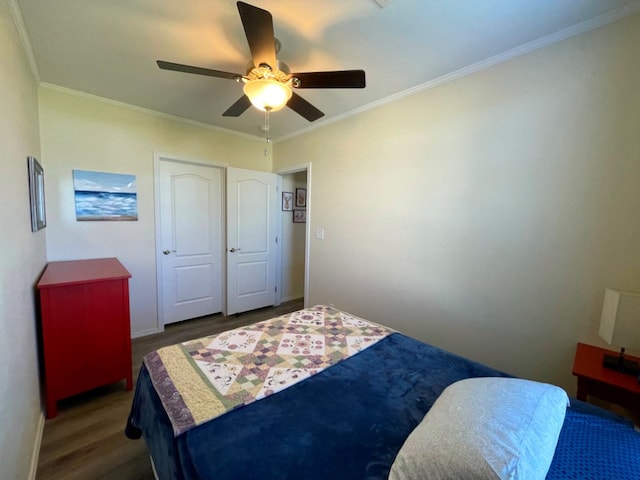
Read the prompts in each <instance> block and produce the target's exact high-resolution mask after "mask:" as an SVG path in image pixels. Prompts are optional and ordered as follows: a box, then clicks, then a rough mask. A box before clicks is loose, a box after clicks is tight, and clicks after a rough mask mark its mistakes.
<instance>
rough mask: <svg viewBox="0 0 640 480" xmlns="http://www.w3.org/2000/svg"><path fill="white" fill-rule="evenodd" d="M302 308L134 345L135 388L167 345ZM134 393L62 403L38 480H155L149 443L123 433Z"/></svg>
mask: <svg viewBox="0 0 640 480" xmlns="http://www.w3.org/2000/svg"><path fill="white" fill-rule="evenodd" d="M301 308H303V301H302V300H292V301H290V302H286V303H283V304H282V305H280V306H278V307H273V308H263V309H259V310H254V311H252V312H247V313H244V314H242V315H239V316H238V317H236V316H230V317H223V316H222V315H212V316H210V317H202V318H198V319H195V320H188V321H185V322H181V323H177V324H173V325H169V326H167V328H166V329H165V332H164V333H160V334H157V335H150V336H148V337H143V338H138V339H135V340H133V341H132V357H133V374H134V385H135V381H136V379H137V376H138V370H139V367H140V364H141V362H142V357H143V356H144V355H146V354H147V353H148V352H150V351H152V350H156V349H158V348H160V347H163V346H165V345H172V344H174V343H178V342H184V341H186V340H190V339H192V338H199V337H204V336H207V335H213V334H216V333H219V332H222V331H224V330H229V329H231V328H236V327H240V326H243V325H248V324H250V323H255V322H259V321H261V320H266V319H268V318H272V317H277V316H279V315H283V314H285V313H289V312H292V311H294V310H299V309H301ZM132 399H133V392H127V391H125V389H124V381H122V382H120V383H117V384H114V385H110V386H107V387H102V388H99V389H96V390H92V391H91V392H87V393H85V394H81V395H77V396H75V397H72V398H69V399H66V400H63V401H60V402H58V416H57V417H56V418H52V419H50V420H47V421H46V422H45V426H44V433H43V437H42V444H41V447H40V457H39V459H38V470H37V474H36V479H37V480H61V479H65V480H153V478H154V477H153V473H152V471H151V464H150V462H149V455H148V454H147V449H146V446H145V443H144V440H142V439H140V440H129V439H128V438H127V437H125V435H124V427H125V423H126V420H127V415H128V414H129V409H130V408H131V401H132Z"/></svg>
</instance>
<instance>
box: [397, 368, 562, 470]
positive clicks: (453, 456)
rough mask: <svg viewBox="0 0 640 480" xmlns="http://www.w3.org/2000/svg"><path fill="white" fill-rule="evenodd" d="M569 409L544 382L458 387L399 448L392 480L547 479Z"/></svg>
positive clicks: (479, 382)
mask: <svg viewBox="0 0 640 480" xmlns="http://www.w3.org/2000/svg"><path fill="white" fill-rule="evenodd" d="M568 404H569V398H568V397H567V394H566V392H565V391H564V390H562V389H561V388H559V387H556V386H553V385H549V384H546V383H538V382H533V381H529V380H521V379H517V378H498V377H495V378H494V377H489V378H469V379H466V380H461V381H459V382H456V383H454V384H452V385H450V386H449V387H447V388H446V389H445V390H444V391H443V392H442V394H441V395H440V396H439V397H438V398H437V399H436V401H435V402H434V404H433V406H432V407H431V409H430V410H429V411H428V412H427V414H426V415H425V417H424V419H423V420H422V422H421V423H420V424H419V425H418V426H417V427H416V428H415V429H414V430H413V432H411V434H410V435H409V437H408V438H407V440H406V441H405V443H404V445H402V448H401V449H400V451H399V452H398V455H397V456H396V459H395V461H394V463H393V465H392V466H391V472H390V475H389V479H390V480H419V479H425V480H427V479H428V480H441V479H455V480H460V479H464V480H471V479H492V480H493V479H512V480H537V479H544V478H545V476H546V474H547V471H548V470H549V467H550V466H551V461H552V459H553V454H554V452H555V448H556V444H557V443H558V436H559V435H560V429H561V428H562V424H563V422H564V417H565V414H566V409H567V405H568Z"/></svg>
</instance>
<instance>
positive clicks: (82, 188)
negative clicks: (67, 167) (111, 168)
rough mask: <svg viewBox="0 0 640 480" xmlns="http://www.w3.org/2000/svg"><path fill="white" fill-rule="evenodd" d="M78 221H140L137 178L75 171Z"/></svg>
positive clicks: (118, 174) (117, 174) (74, 182)
mask: <svg viewBox="0 0 640 480" xmlns="http://www.w3.org/2000/svg"><path fill="white" fill-rule="evenodd" d="M73 189H74V192H75V200H76V220H81V221H86V220H138V194H137V192H136V176H135V175H126V174H121V173H106V172H91V171H87V170H74V171H73Z"/></svg>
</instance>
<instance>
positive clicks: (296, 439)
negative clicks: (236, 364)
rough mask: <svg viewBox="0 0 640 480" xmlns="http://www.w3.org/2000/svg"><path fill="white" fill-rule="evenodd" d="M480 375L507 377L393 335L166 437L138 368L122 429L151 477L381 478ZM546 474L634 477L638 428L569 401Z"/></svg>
mask: <svg viewBox="0 0 640 480" xmlns="http://www.w3.org/2000/svg"><path fill="white" fill-rule="evenodd" d="M479 376H507V375H506V374H505V373H502V372H499V371H496V370H494V369H491V368H489V367H486V366H484V365H481V364H479V363H476V362H472V361H470V360H467V359H465V358H462V357H459V356H456V355H453V354H451V353H448V352H446V351H444V350H441V349H438V348H436V347H433V346H430V345H427V344H424V343H422V342H419V341H417V340H414V339H412V338H409V337H406V336H404V335H402V334H393V335H391V336H389V337H387V338H385V339H384V340H382V341H380V342H379V343H377V344H376V345H374V346H372V347H370V348H368V349H366V350H364V351H363V352H360V353H359V354H357V355H355V356H354V357H351V358H350V359H348V360H345V361H343V362H340V363H338V364H336V365H334V366H332V367H330V368H328V369H326V370H324V371H322V372H321V373H319V374H317V375H315V376H313V377H311V378H309V379H307V380H304V381H302V382H300V383H298V384H296V385H294V386H292V387H290V388H288V389H286V390H284V391H282V392H279V393H277V394H275V395H272V396H270V397H267V398H264V399H262V400H260V401H258V402H255V403H253V404H251V405H248V406H245V407H240V408H238V409H236V410H233V411H231V412H229V413H227V414H225V415H223V416H222V417H219V418H217V419H215V420H212V421H210V422H208V423H206V424H203V425H200V426H198V427H196V428H193V429H192V430H189V431H187V432H185V433H184V434H182V435H180V436H178V437H175V438H174V436H173V432H172V428H171V424H170V422H169V419H168V417H167V416H166V414H165V412H164V410H163V408H162V404H161V402H160V400H159V398H158V396H157V394H156V392H155V390H154V388H153V386H152V384H151V381H150V380H149V375H148V373H147V372H146V370H145V369H144V367H143V368H142V370H141V372H140V376H139V378H138V384H137V387H136V392H135V396H134V402H133V405H132V410H131V415H130V417H129V420H128V423H127V429H126V433H127V435H128V436H129V437H130V438H139V437H140V435H142V436H143V437H144V439H145V441H146V443H147V446H148V448H149V451H150V453H151V456H152V457H153V461H154V464H155V467H156V470H157V472H158V476H159V478H160V480H171V479H173V480H205V479H215V480H226V479H261V480H275V479H283V480H284V479H291V480H294V479H295V480H300V479H305V480H314V479H318V480H320V479H322V480H325V479H346V480H348V479H353V480H355V479H367V480H378V479H380V480H382V479H386V478H387V476H388V474H389V469H390V467H391V464H392V463H393V461H394V459H395V456H396V454H397V452H398V450H399V449H400V447H401V446H402V444H403V442H404V440H405V439H406V437H407V436H408V435H409V433H410V432H411V431H412V430H413V429H414V428H415V427H416V425H417V424H418V423H419V422H420V421H421V420H422V418H423V416H424V414H425V413H426V412H427V410H429V408H430V407H431V405H432V404H433V402H434V401H435V399H436V398H437V397H438V396H439V395H440V393H441V392H442V390H444V388H445V387H447V386H448V385H450V384H451V383H453V382H455V381H457V380H461V379H463V378H469V377H479ZM547 478H548V479H552V480H560V479H563V480H568V479H580V480H587V479H591V480H598V479H600V480H626V479H629V480H631V479H638V478H640V434H639V433H638V432H635V431H634V430H633V427H632V426H631V425H630V423H629V422H628V421H626V420H623V419H621V418H619V417H616V416H613V415H611V414H608V413H607V412H605V411H604V410H601V409H599V408H596V407H593V406H590V405H587V404H585V403H583V402H578V401H572V404H571V407H570V408H569V409H568V411H567V417H566V419H565V424H564V426H563V429H562V432H561V435H560V439H559V444H558V447H557V449H556V454H555V457H554V461H553V463H552V466H551V469H550V471H549V474H548V476H547Z"/></svg>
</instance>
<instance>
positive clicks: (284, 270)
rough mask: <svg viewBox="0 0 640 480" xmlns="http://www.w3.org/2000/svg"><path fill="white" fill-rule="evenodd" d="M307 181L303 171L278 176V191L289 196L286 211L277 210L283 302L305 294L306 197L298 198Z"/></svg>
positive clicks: (283, 209)
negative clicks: (279, 186)
mask: <svg viewBox="0 0 640 480" xmlns="http://www.w3.org/2000/svg"><path fill="white" fill-rule="evenodd" d="M307 179H308V176H307V170H303V171H298V172H295V173H286V174H282V192H289V193H291V194H292V195H291V197H292V198H291V201H292V204H291V210H286V209H285V208H287V206H285V205H284V204H283V206H282V211H281V215H282V219H281V220H282V222H281V225H282V230H281V232H282V234H281V238H282V244H281V260H282V263H281V277H280V288H281V292H280V298H281V300H282V301H283V302H287V301H290V300H295V299H300V298H303V299H304V294H305V273H306V272H305V263H306V262H305V259H306V257H305V249H306V244H307V239H306V232H307V224H306V221H308V219H307V216H308V215H307V213H308V202H307V198H308V197H306V196H305V197H304V198H305V201H304V202H302V200H301V197H300V195H303V194H306V193H307V192H308V189H307ZM301 190H303V191H301ZM296 200H298V201H296ZM303 203H304V206H302V204H303ZM294 219H295V221H294ZM303 220H304V221H303Z"/></svg>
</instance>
